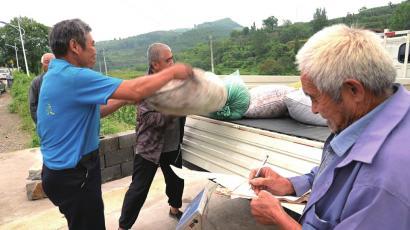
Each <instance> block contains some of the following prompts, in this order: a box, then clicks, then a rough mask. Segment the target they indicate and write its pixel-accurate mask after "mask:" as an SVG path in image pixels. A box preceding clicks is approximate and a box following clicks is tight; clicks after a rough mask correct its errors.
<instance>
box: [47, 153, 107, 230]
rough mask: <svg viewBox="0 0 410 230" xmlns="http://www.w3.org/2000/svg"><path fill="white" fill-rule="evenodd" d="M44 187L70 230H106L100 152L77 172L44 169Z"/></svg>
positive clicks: (84, 162) (90, 157)
mask: <svg viewBox="0 0 410 230" xmlns="http://www.w3.org/2000/svg"><path fill="white" fill-rule="evenodd" d="M42 185H43V189H44V192H45V193H46V194H47V196H48V198H49V199H50V200H51V202H53V204H54V205H56V206H58V208H59V209H60V212H61V213H63V214H64V216H65V218H66V219H67V223H68V227H69V229H75V230H77V229H81V230H82V229H93V230H94V229H98V230H99V229H105V221H104V204H103V200H102V195H101V170H100V158H99V156H98V150H96V151H94V152H92V153H90V154H87V155H86V156H85V157H83V158H82V160H81V161H80V162H79V163H78V165H77V166H76V167H75V168H73V169H64V170H52V169H49V168H47V166H45V165H43V171H42Z"/></svg>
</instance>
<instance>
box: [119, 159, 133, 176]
mask: <svg viewBox="0 0 410 230" xmlns="http://www.w3.org/2000/svg"><path fill="white" fill-rule="evenodd" d="M133 167H134V162H133V161H127V162H124V163H122V164H121V176H122V177H127V176H131V175H132V172H133Z"/></svg>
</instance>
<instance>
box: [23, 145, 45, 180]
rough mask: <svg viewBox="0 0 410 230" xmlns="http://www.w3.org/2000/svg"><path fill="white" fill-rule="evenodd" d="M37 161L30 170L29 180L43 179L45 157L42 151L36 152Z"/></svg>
mask: <svg viewBox="0 0 410 230" xmlns="http://www.w3.org/2000/svg"><path fill="white" fill-rule="evenodd" d="M34 159H35V161H34V163H33V164H32V165H31V167H30V168H29V170H28V178H27V179H28V180H41V170H42V169H43V159H42V156H41V153H40V152H38V153H36V155H35V157H34Z"/></svg>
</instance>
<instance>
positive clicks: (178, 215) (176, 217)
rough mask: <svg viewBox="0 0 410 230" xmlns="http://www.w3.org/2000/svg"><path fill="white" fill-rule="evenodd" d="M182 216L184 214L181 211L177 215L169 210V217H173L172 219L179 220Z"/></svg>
mask: <svg viewBox="0 0 410 230" xmlns="http://www.w3.org/2000/svg"><path fill="white" fill-rule="evenodd" d="M182 214H184V213H183V212H181V211H179V210H178V212H177V213H175V214H174V213H172V212H171V209H170V210H169V216H170V217H172V218H175V219H177V220H179V219H181V216H182Z"/></svg>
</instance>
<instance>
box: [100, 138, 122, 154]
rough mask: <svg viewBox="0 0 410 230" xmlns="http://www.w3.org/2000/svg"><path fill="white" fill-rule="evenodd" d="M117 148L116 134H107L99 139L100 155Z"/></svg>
mask: <svg viewBox="0 0 410 230" xmlns="http://www.w3.org/2000/svg"><path fill="white" fill-rule="evenodd" d="M118 149H119V144H118V136H107V137H104V138H103V139H101V140H100V155H104V154H106V153H108V152H114V151H116V150H118Z"/></svg>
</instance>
